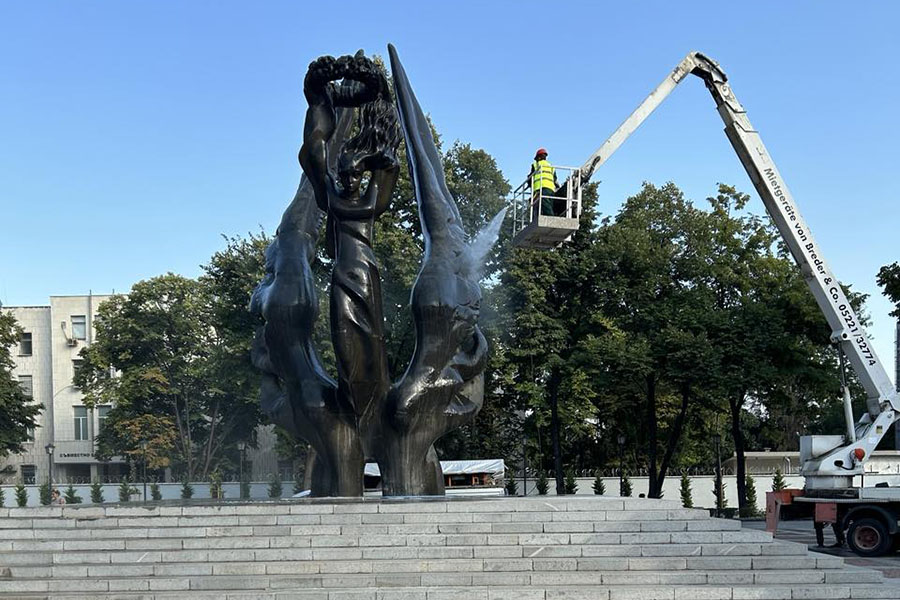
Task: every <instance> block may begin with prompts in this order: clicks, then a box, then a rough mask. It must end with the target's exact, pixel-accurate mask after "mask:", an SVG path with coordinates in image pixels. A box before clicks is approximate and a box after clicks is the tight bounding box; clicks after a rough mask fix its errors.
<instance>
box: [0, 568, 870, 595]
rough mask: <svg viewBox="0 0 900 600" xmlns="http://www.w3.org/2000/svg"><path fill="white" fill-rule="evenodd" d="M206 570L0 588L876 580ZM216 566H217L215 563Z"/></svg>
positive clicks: (746, 574) (825, 575)
mask: <svg viewBox="0 0 900 600" xmlns="http://www.w3.org/2000/svg"><path fill="white" fill-rule="evenodd" d="M213 567H214V568H213V569H212V571H211V572H208V573H202V574H195V573H182V574H171V573H161V574H158V575H157V574H153V575H146V576H144V578H141V579H136V578H134V577H133V576H132V577H113V576H108V575H107V576H91V577H90V578H71V577H54V578H34V579H30V580H5V581H0V590H3V592H5V593H34V592H64V591H69V590H79V591H83V592H86V591H95V592H115V591H135V590H150V591H171V590H213V589H218V590H238V589H244V590H272V589H285V588H300V589H304V590H309V589H314V588H324V589H332V588H364V587H371V588H398V587H399V588H405V587H420V586H429V587H447V586H450V587H456V586H472V585H475V586H494V587H500V586H547V585H553V586H557V585H571V586H579V585H581V586H583V585H596V586H603V585H788V584H790V585H796V584H804V585H808V584H826V583H832V584H849V583H879V582H881V581H882V579H881V577H880V573H877V572H873V571H869V570H866V569H853V570H840V571H803V570H801V571H796V570H766V571H751V570H734V571H731V570H729V571H724V572H715V571H711V572H708V573H707V572H676V571H641V572H617V571H610V572H586V573H584V572H571V571H568V572H567V571H563V572H521V571H516V570H510V571H491V572H486V573H453V572H451V573H444V572H436V573H409V572H403V571H400V572H396V573H375V574H332V575H321V574H320V575H314V574H295V573H288V574H264V573H259V572H252V570H248V569H235V568H231V567H232V565H213ZM216 567H218V568H216Z"/></svg>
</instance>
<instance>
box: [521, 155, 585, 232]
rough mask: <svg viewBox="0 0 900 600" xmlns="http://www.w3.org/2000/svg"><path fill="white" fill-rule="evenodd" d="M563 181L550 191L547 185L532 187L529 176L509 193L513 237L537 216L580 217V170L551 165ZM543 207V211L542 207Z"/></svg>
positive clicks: (534, 220)
mask: <svg viewBox="0 0 900 600" xmlns="http://www.w3.org/2000/svg"><path fill="white" fill-rule="evenodd" d="M553 168H554V169H555V170H556V173H557V174H558V175H562V176H564V177H563V183H562V184H560V185H559V186H558V187H557V188H556V190H555V191H554V192H552V193H549V192H548V190H547V188H541V189H540V190H537V192H535V190H533V189H532V185H531V175H529V176H528V177H526V178H525V181H523V182H522V183H521V185H519V187H517V188H516V189H515V190H513V192H512V200H511V202H510V204H511V205H512V224H513V237H515V236H516V234H518V233H519V232H520V231H522V230H523V229H525V228H526V227H528V226H529V225H531V224H532V223H534V222H536V221H538V218H539V217H540V216H549V217H563V218H566V219H578V218H580V217H581V187H582V186H581V183H582V180H581V179H582V178H581V169H579V168H578V167H565V166H559V165H554V166H553ZM542 208H543V210H542Z"/></svg>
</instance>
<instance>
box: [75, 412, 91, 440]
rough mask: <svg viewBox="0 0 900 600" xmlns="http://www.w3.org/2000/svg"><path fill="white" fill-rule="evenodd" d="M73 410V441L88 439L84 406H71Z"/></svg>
mask: <svg viewBox="0 0 900 600" xmlns="http://www.w3.org/2000/svg"><path fill="white" fill-rule="evenodd" d="M72 408H73V409H74V410H75V439H76V440H86V439H88V418H87V407H86V406H73V407H72Z"/></svg>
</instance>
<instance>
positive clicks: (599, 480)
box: [591, 471, 606, 496]
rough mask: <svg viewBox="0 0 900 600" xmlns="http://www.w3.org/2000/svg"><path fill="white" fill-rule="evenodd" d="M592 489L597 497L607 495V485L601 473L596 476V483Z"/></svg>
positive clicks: (598, 472)
mask: <svg viewBox="0 0 900 600" xmlns="http://www.w3.org/2000/svg"><path fill="white" fill-rule="evenodd" d="M591 489H593V490H594V494H596V495H597V496H602V495H604V494H605V493H606V484H605V483H604V482H603V477H602V476H601V474H600V471H597V474H596V475H594V483H593V485H591Z"/></svg>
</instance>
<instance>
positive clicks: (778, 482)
mask: <svg viewBox="0 0 900 600" xmlns="http://www.w3.org/2000/svg"><path fill="white" fill-rule="evenodd" d="M786 488H787V482H785V480H784V473H782V472H781V469H779V468H776V469H775V475H773V476H772V491H773V492H780V491H781V490H783V489H786Z"/></svg>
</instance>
